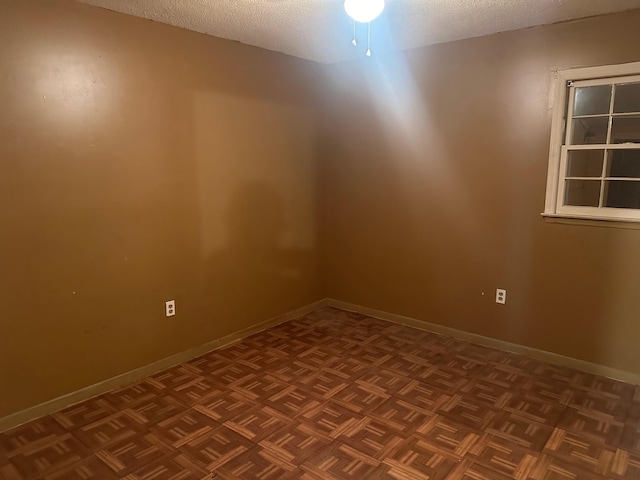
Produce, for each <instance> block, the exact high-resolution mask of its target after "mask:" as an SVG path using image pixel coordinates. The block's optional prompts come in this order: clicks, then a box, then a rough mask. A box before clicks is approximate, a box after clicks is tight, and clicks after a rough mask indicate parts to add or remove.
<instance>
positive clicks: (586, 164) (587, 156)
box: [567, 150, 604, 177]
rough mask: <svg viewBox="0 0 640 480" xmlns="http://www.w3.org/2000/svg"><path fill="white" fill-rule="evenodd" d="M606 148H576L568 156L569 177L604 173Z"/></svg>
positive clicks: (593, 175)
mask: <svg viewBox="0 0 640 480" xmlns="http://www.w3.org/2000/svg"><path fill="white" fill-rule="evenodd" d="M603 160H604V150H574V151H571V152H569V156H568V158H567V177H599V176H601V175H602V161H603Z"/></svg>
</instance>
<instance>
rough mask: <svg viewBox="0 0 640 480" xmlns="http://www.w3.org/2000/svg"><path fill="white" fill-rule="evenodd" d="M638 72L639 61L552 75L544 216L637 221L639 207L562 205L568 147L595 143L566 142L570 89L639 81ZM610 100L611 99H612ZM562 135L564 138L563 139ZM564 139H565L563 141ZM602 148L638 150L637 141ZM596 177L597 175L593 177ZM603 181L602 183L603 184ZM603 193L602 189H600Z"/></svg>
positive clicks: (568, 133) (568, 128)
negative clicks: (552, 88)
mask: <svg viewBox="0 0 640 480" xmlns="http://www.w3.org/2000/svg"><path fill="white" fill-rule="evenodd" d="M638 75H640V62H634V63H625V64H622V65H606V66H599V67H586V68H573V69H567V70H559V71H557V72H556V74H555V86H554V97H553V116H552V119H551V144H550V148H549V168H548V172H547V192H546V198H545V208H544V213H543V214H542V215H543V216H545V217H555V218H574V219H585V220H596V221H597V220H605V221H614V222H634V223H640V209H629V208H607V207H579V206H568V205H563V203H564V202H563V198H564V187H565V177H566V175H565V174H564V172H566V158H567V151H568V150H578V149H581V148H589V149H591V148H594V147H595V145H592V144H590V145H588V146H586V147H585V146H580V145H571V146H570V148H568V144H569V141H568V139H569V135H570V133H571V127H572V125H567V126H566V129H565V121H566V119H567V118H568V117H569V115H568V112H570V111H572V103H573V95H571V96H569V93H570V92H573V89H574V88H576V86H578V87H583V86H591V85H602V84H611V83H619V82H620V83H622V82H624V81H629V80H633V81H638V80H637V79H636V78H632V77H636V76H638ZM612 102H613V99H612ZM563 135H566V137H564V138H563ZM565 139H566V141H564V140H565ZM597 147H598V148H600V149H603V150H605V149H606V150H614V149H640V143H632V144H629V143H625V144H613V145H611V144H608V145H606V146H605V145H599V146H597ZM596 178H597V177H596ZM603 186H604V181H603V182H602V187H603ZM601 196H602V192H601Z"/></svg>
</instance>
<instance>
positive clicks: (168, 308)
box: [164, 300, 176, 317]
mask: <svg viewBox="0 0 640 480" xmlns="http://www.w3.org/2000/svg"><path fill="white" fill-rule="evenodd" d="M164 310H165V314H166V315H167V317H173V316H174V315H175V314H176V301H175V300H169V301H168V302H165V303H164Z"/></svg>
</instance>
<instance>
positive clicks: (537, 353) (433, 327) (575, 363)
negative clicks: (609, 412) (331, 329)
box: [326, 298, 640, 385]
mask: <svg viewBox="0 0 640 480" xmlns="http://www.w3.org/2000/svg"><path fill="white" fill-rule="evenodd" d="M326 304H327V305H328V306H331V307H335V308H340V309H343V310H349V311H352V312H357V313H362V314H364V315H369V316H371V317H376V318H379V319H381V320H387V321H389V322H394V323H399V324H402V325H407V326H410V327H414V328H418V329H421V330H428V331H430V332H435V333H440V334H442V335H447V336H450V337H454V338H458V339H460V340H465V341H468V342H473V343H477V344H480V345H484V346H486V347H491V348H497V349H498V350H504V351H507V352H513V353H518V354H521V355H525V356H527V357H531V358H535V359H536V360H541V361H544V362H548V363H553V364H555V365H561V366H564V367H570V368H575V369H576V370H581V371H583V372H587V373H592V374H595V375H602V376H603V377H608V378H613V379H616V380H621V381H623V382H628V383H633V384H635V385H640V373H634V372H628V371H625V370H618V369H616V368H612V367H607V366H605V365H599V364H597V363H591V362H587V361H584V360H578V359H577V358H571V357H565V356H564V355H559V354H557V353H552V352H547V351H545V350H538V349H537V348H532V347H527V346H524V345H519V344H517V343H511V342H506V341H504V340H498V339H497V338H491V337H484V336H482V335H478V334H475V333H469V332H465V331H464V330H458V329H455V328H451V327H445V326H443V325H437V324H435V323H429V322H423V321H422V320H417V319H415V318H411V317H405V316H403V315H396V314H395V313H389V312H384V311H382V310H376V309H375V308H368V307H363V306H361V305H355V304H353V303H348V302H343V301H340V300H334V299H332V298H329V299H327V300H326Z"/></svg>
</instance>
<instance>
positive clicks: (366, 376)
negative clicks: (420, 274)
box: [0, 308, 640, 480]
mask: <svg viewBox="0 0 640 480" xmlns="http://www.w3.org/2000/svg"><path fill="white" fill-rule="evenodd" d="M293 478H300V479H308V480H312V479H367V480H368V479H372V480H373V479H401V480H421V479H425V480H426V479H428V480H441V479H450V480H506V479H517V480H569V479H571V480H602V479H604V478H607V479H628V480H640V389H639V388H636V387H635V386H634V385H630V384H627V383H623V382H619V381H614V380H610V379H607V378H603V377H598V376H595V375H591V374H587V373H583V372H580V371H576V370H572V369H569V368H564V367H558V366H554V365H551V364H548V363H543V362H540V361H536V360H532V359H530V358H527V357H523V356H519V355H515V354H510V353H505V352H502V351H498V350H493V349H490V348H486V347H483V346H480V345H475V344H471V343H467V342H464V341H460V340H456V339H453V338H450V337H445V336H441V335H436V334H433V333H428V332H425V331H421V330H416V329H412V328H409V327H406V326H401V325H396V324H393V323H388V322H385V321H382V320H378V319H374V318H370V317H367V316H364V315H360V314H355V313H349V312H345V311H341V310H337V309H332V308H325V309H322V310H319V311H317V312H314V313H312V314H309V315H306V316H304V317H302V318H299V319H297V320H293V321H290V322H287V323H284V324H281V325H279V326H276V327H274V328H271V329H269V330H266V331H264V332H261V333H258V334H256V335H253V336H251V337H249V338H246V339H245V340H243V341H240V342H237V343H235V344H233V345H230V346H228V347H227V348H224V349H220V350H216V351H212V352H210V353H208V354H206V355H203V356H201V357H199V358H196V359H194V360H191V361H189V362H187V363H184V364H181V365H177V366H175V367H173V368H171V369H169V370H166V371H164V372H161V373H158V374H156V375H153V376H151V377H149V378H146V379H145V380H143V381H141V382H139V383H136V384H134V385H129V386H127V387H125V388H122V389H120V390H117V391H112V392H109V393H107V394H105V395H101V396H99V397H95V398H93V399H91V400H88V401H86V402H83V403H80V404H77V405H74V406H71V407H69V408H66V409H64V410H62V411H59V412H57V413H54V414H52V415H48V416H46V417H43V418H40V419H38V420H35V421H33V422H30V423H28V424H25V425H22V426H20V427H17V428H15V429H13V430H10V431H8V432H5V433H2V434H0V479H2V480H25V479H46V480H72V479H73V480H91V479H126V480H202V479H277V480H286V479H293Z"/></svg>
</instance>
